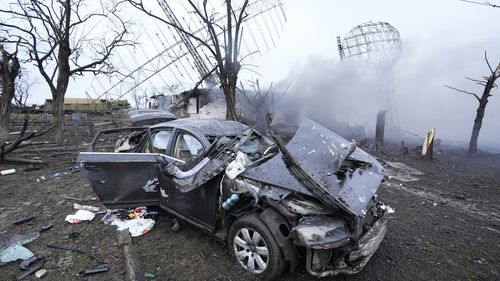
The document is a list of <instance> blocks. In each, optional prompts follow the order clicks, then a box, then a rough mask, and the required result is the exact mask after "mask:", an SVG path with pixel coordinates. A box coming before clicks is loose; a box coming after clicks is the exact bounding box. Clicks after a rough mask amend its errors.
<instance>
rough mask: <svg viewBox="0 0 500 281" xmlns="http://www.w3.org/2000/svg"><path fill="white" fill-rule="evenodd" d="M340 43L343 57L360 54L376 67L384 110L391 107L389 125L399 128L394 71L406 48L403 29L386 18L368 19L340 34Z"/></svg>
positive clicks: (340, 51) (340, 53)
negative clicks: (383, 20) (402, 39)
mask: <svg viewBox="0 0 500 281" xmlns="http://www.w3.org/2000/svg"><path fill="white" fill-rule="evenodd" d="M337 45H338V50H339V55H340V58H341V59H342V60H344V59H355V58H357V59H360V60H362V61H364V62H366V63H367V64H368V65H369V66H370V67H371V68H373V69H374V70H375V71H376V75H377V80H378V81H377V82H378V87H379V93H380V110H387V111H388V116H387V117H388V119H389V120H388V121H389V125H391V126H392V127H394V128H395V129H397V130H399V115H398V111H397V106H396V98H395V94H394V78H393V74H392V67H393V66H394V64H395V63H396V62H397V61H398V60H399V58H400V56H401V51H402V49H403V47H402V43H401V36H400V34H399V31H398V30H397V29H396V28H394V27H393V26H392V25H390V24H389V23H386V22H375V23H374V22H367V23H363V24H360V25H358V26H356V27H355V28H353V29H352V30H351V31H349V32H348V33H347V34H346V36H345V37H344V39H343V40H341V39H340V37H337Z"/></svg>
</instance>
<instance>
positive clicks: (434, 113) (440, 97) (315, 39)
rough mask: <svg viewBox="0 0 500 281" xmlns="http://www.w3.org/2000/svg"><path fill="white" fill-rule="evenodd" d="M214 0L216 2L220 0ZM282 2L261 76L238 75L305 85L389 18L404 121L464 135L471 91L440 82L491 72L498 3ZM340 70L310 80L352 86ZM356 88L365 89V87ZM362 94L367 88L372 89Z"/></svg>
mask: <svg viewBox="0 0 500 281" xmlns="http://www.w3.org/2000/svg"><path fill="white" fill-rule="evenodd" d="M213 1H215V2H216V3H219V2H217V1H220V0H213ZM283 1H284V2H285V3H286V11H287V12H286V14H287V20H288V22H287V24H286V26H285V29H284V31H283V32H282V33H281V36H280V39H279V41H277V44H276V47H275V48H274V49H273V50H271V51H269V52H268V53H267V54H265V55H264V56H262V57H261V58H259V59H257V60H256V61H253V62H251V63H252V64H255V65H257V66H258V67H256V68H252V69H253V70H255V71H257V72H259V73H260V74H261V75H262V77H257V76H256V75H255V74H253V73H252V72H249V71H246V72H242V73H241V78H242V80H246V79H255V78H259V79H260V80H261V81H262V82H263V83H264V84H265V83H270V82H272V81H274V82H279V81H282V80H290V79H292V80H295V81H292V82H293V83H296V84H297V88H300V87H307V81H297V80H300V79H297V76H296V75H297V73H301V72H312V73H307V74H308V75H309V76H308V77H314V71H315V69H321V70H325V69H328V68H325V67H324V66H318V65H317V64H318V63H321V64H329V65H330V67H331V68H333V69H336V68H337V67H338V66H337V64H338V61H339V59H338V52H337V47H336V37H337V36H342V37H343V36H344V35H345V34H346V33H348V32H349V31H350V30H351V29H352V28H353V27H355V26H356V25H357V24H361V23H364V22H367V21H374V22H377V21H385V22H389V23H390V24H391V25H393V26H394V27H396V28H397V29H398V30H399V31H400V33H401V37H402V41H403V47H404V49H403V53H402V56H401V59H400V60H399V62H398V63H397V64H396V65H395V67H394V78H395V84H396V98H397V102H398V108H399V112H400V119H401V125H402V127H403V128H404V129H407V130H409V131H414V132H416V133H418V134H421V135H422V134H423V133H424V132H425V130H427V129H428V128H430V127H434V126H435V127H437V129H438V136H439V134H442V135H446V136H448V137H450V138H453V139H460V140H466V139H467V138H468V136H469V133H470V128H471V127H472V120H473V117H474V113H475V107H476V102H475V100H474V99H473V98H471V97H470V96H466V95H460V94H457V93H454V92H452V91H450V90H448V89H446V88H444V87H443V86H442V85H443V84H450V85H454V86H457V87H460V88H464V89H467V90H470V91H477V92H480V91H481V88H480V87H476V86H475V85H474V84H472V83H470V82H468V81H466V80H465V79H463V78H464V77H465V76H472V77H475V78H480V77H481V76H482V75H485V74H488V69H487V68H486V66H485V64H484V61H483V54H484V53H483V52H484V51H485V50H487V51H488V54H489V57H490V60H491V63H492V64H496V63H498V61H500V8H490V7H485V6H479V5H473V4H468V3H464V2H460V1H458V0H439V1H435V0H434V1H432V0H419V1H400V0H399V1H398V0H379V1H373V0H370V1H368V0H365V1H337V0H335V1H333V0H310V1H304V0H288V1H286V0H283ZM131 56H133V53H130V52H128V53H126V55H124V56H123V57H124V58H129V59H130V57H131ZM137 59H138V60H141V58H137ZM336 73H337V74H338V73H339V71H336ZM321 74H322V75H326V74H325V73H321ZM360 75H363V74H362V73H361V74H360ZM32 76H36V75H35V74H33V75H32ZM326 77H328V75H326ZM338 77H342V78H341V79H340V78H339V79H337V77H336V76H335V75H333V74H332V77H330V78H331V79H330V80H329V79H323V80H320V81H315V83H318V84H321V83H322V82H323V81H324V82H325V85H316V87H315V89H328V88H335V87H338V89H345V88H346V84H349V83H351V84H350V85H352V86H353V87H354V89H356V88H355V87H356V86H357V85H355V83H356V82H355V81H356V79H353V80H351V81H348V80H346V79H345V75H344V76H343V75H339V76H338ZM89 81H90V80H89V79H82V80H78V81H77V82H75V81H72V82H74V83H73V84H72V85H70V88H69V91H68V93H67V97H83V96H85V93H84V92H85V90H87V89H88V87H87V86H88V84H89ZM339 85H341V86H342V87H339ZM359 89H360V90H363V91H365V89H364V88H363V87H360V88H359ZM333 92H334V94H335V95H339V94H342V93H341V92H338V91H337V92H335V91H333ZM332 94H333V93H332ZM366 94H367V95H369V94H370V93H369V91H367V93H366ZM494 95H497V96H493V97H492V98H491V100H490V103H489V104H488V108H487V116H486V122H485V123H484V127H483V130H482V135H481V137H483V138H484V139H483V140H485V139H486V140H487V141H488V142H491V143H495V142H497V141H496V139H497V138H498V137H500V135H499V133H498V132H499V131H500V130H499V125H498V124H500V113H498V112H500V110H499V109H500V91H498V90H496V91H495V92H494ZM45 98H50V94H49V91H48V90H47V89H46V86H45V85H44V84H43V83H40V85H39V86H38V87H36V93H33V98H32V100H31V102H34V103H43V100H44V99H45ZM429 99H431V101H432V102H431V103H429ZM481 137H480V142H481Z"/></svg>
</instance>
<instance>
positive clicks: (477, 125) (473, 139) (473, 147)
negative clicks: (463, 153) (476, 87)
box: [467, 99, 488, 156]
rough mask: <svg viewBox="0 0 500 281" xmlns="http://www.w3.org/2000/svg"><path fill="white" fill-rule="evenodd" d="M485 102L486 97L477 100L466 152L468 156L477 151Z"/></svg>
mask: <svg viewBox="0 0 500 281" xmlns="http://www.w3.org/2000/svg"><path fill="white" fill-rule="evenodd" d="M487 103H488V99H484V100H483V99H481V101H480V102H479V107H478V108H477V111H476V118H475V119H474V126H473V127H472V134H471V136H470V142H469V151H468V152H467V154H468V155H469V156H474V155H476V153H477V139H478V138H479V131H480V130H481V126H482V125H483V117H484V111H485V109H486V104H487Z"/></svg>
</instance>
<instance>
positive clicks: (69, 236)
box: [64, 231, 80, 239]
mask: <svg viewBox="0 0 500 281" xmlns="http://www.w3.org/2000/svg"><path fill="white" fill-rule="evenodd" d="M78 236H80V232H78V231H71V232H70V233H69V234H68V235H66V237H65V238H64V239H72V238H77V237H78Z"/></svg>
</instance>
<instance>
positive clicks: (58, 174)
mask: <svg viewBox="0 0 500 281" xmlns="http://www.w3.org/2000/svg"><path fill="white" fill-rule="evenodd" d="M60 175H61V173H59V172H55V173H53V174H52V176H53V177H55V178H57V177H59V176H60Z"/></svg>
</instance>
